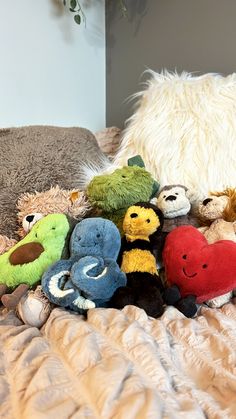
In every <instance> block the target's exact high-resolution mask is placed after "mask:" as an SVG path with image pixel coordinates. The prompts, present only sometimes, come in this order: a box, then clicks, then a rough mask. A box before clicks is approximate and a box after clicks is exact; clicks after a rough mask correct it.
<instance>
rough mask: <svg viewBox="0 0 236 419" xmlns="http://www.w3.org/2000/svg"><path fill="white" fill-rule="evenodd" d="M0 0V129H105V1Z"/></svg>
mask: <svg viewBox="0 0 236 419" xmlns="http://www.w3.org/2000/svg"><path fill="white" fill-rule="evenodd" d="M81 3H82V4H84V12H85V14H86V27H85V25H84V24H81V25H80V26H78V25H77V24H76V23H74V21H73V16H72V13H70V12H67V13H66V12H65V8H64V6H61V5H62V0H20V1H19V0H11V1H10V2H9V1H6V0H0V127H10V126H21V125H33V124H43V125H47V124H49V125H59V126H83V127H86V128H89V129H91V130H92V131H95V130H98V129H101V128H104V127H105V1H104V0H93V1H92V0H90V1H89V0H82V1H81Z"/></svg>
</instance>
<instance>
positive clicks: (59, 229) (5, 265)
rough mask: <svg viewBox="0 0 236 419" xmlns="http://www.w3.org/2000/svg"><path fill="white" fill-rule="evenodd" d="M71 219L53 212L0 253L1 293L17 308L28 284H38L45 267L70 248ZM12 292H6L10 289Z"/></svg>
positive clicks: (9, 304)
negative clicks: (6, 250)
mask: <svg viewBox="0 0 236 419" xmlns="http://www.w3.org/2000/svg"><path fill="white" fill-rule="evenodd" d="M70 232H71V222H70V221H69V219H68V217H67V216H66V215H64V214H49V215H47V216H46V217H45V218H42V219H41V220H39V221H38V222H37V223H36V224H35V225H34V226H33V228H32V230H31V231H30V233H29V234H28V235H27V236H26V237H25V238H24V239H23V240H21V241H20V242H18V243H17V244H16V245H15V246H13V247H12V248H11V249H10V250H9V251H8V252H6V253H4V254H3V255H1V256H0V297H1V301H2V303H3V304H4V306H5V307H7V308H14V307H15V306H16V305H17V303H18V301H19V299H20V298H21V297H22V295H23V294H24V293H25V292H26V291H27V289H28V288H30V287H32V286H33V285H35V284H37V283H38V282H39V281H40V280H41V277H42V275H43V273H44V272H45V270H46V269H47V268H48V267H49V266H50V265H51V264H53V263H55V262H56V261H57V260H59V259H60V258H61V257H62V255H63V251H64V250H66V245H67V239H68V237H69V235H70ZM8 289H9V290H10V291H12V290H14V291H13V292H12V294H5V293H6V292H7V290H8Z"/></svg>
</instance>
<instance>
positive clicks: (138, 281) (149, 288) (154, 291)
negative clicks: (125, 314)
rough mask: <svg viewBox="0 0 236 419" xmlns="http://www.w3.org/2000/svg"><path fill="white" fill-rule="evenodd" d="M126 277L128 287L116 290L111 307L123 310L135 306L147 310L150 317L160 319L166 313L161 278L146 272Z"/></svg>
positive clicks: (134, 273) (130, 274)
mask: <svg viewBox="0 0 236 419" xmlns="http://www.w3.org/2000/svg"><path fill="white" fill-rule="evenodd" d="M126 276H127V286H126V287H121V288H118V290H116V292H115V293H114V295H113V297H112V299H111V301H110V306H111V307H115V308H119V309H121V308H123V307H125V306H126V305H128V304H130V305H135V306H137V307H139V308H142V309H143V310H145V311H146V313H147V315H148V316H151V317H154V318H157V317H160V316H161V315H162V314H163V312H164V303H163V299H162V295H161V293H162V290H163V285H162V283H161V280H160V278H159V276H158V275H152V274H149V273H146V272H145V273H143V272H133V273H129V274H126Z"/></svg>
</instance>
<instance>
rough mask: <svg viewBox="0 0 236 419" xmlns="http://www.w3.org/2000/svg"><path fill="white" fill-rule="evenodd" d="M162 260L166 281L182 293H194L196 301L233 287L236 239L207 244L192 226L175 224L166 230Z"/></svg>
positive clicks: (235, 272) (235, 271) (234, 284)
mask: <svg viewBox="0 0 236 419" xmlns="http://www.w3.org/2000/svg"><path fill="white" fill-rule="evenodd" d="M163 262H164V266H165V270H166V275H167V281H168V283H169V285H177V286H178V287H179V290H180V293H181V296H182V297H186V296H187V295H189V294H192V295H195V296H196V297H197V303H202V302H204V301H207V300H210V299H211V298H214V297H218V296H219V295H223V294H225V293H227V292H229V291H232V290H233V289H234V288H236V243H234V242H232V241H230V240H220V241H218V242H216V243H214V244H210V245H209V244H208V243H207V240H206V239H205V237H204V236H203V234H202V233H200V231H198V230H197V229H196V228H195V227H192V226H181V227H177V228H175V229H174V230H172V231H171V232H170V233H169V234H168V236H167V238H166V242H165V246H164V250H163Z"/></svg>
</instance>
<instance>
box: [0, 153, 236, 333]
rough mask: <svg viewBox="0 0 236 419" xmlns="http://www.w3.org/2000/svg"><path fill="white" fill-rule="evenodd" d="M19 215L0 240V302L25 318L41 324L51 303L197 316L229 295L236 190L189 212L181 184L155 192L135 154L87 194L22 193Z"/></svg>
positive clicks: (235, 253)
mask: <svg viewBox="0 0 236 419" xmlns="http://www.w3.org/2000/svg"><path fill="white" fill-rule="evenodd" d="M18 211H19V212H18V222H19V230H18V235H19V238H20V241H18V242H17V241H16V240H13V239H12V238H11V237H6V236H0V251H1V253H2V254H1V256H0V298H1V302H2V304H3V305H4V306H5V308H6V309H8V310H12V309H13V310H16V311H17V313H18V315H19V316H20V317H21V319H22V320H23V321H24V322H25V323H28V324H31V325H35V326H38V327H41V326H42V324H43V323H44V322H45V321H46V319H47V317H48V315H49V314H50V311H51V309H52V308H53V307H54V306H61V307H64V308H66V309H68V310H73V311H75V312H78V313H80V314H86V312H87V310H89V309H91V308H94V307H111V308H118V309H121V308H123V307H124V306H126V305H128V304H132V305H136V306H138V307H140V308H142V309H144V310H145V311H146V313H147V315H148V316H151V317H154V318H158V317H159V316H161V315H162V313H163V312H164V309H165V306H166V305H173V306H175V307H176V308H178V310H180V311H181V312H182V313H183V314H184V315H185V316H187V317H193V316H194V315H195V314H196V313H197V310H198V305H199V304H201V303H206V304H208V306H210V307H220V306H221V305H223V304H225V303H226V302H228V301H229V300H230V299H231V298H232V297H233V295H234V289H236V189H226V190H225V191H223V192H214V193H210V195H209V197H206V199H204V200H203V201H202V202H201V203H200V204H199V207H198V208H197V209H196V208H195V209H192V208H191V203H190V199H189V191H188V190H187V188H186V187H185V186H184V185H166V186H164V187H163V188H162V189H161V190H159V184H158V183H157V181H155V180H154V179H153V178H152V176H151V174H150V173H149V172H148V171H147V170H146V169H145V167H144V164H143V161H142V160H141V158H140V157H139V156H136V157H135V158H133V159H130V160H129V161H128V165H127V166H125V167H123V168H120V169H116V170H114V172H113V173H110V174H101V175H97V176H94V178H93V179H92V180H91V181H90V183H89V184H88V186H87V187H86V189H85V191H83V192H81V191H77V190H71V191H65V190H62V189H60V188H59V187H58V186H57V187H55V188H51V189H50V190H49V191H45V192H42V193H35V194H27V193H26V194H25V195H23V196H21V197H20V198H19V202H18ZM42 308H43V309H42Z"/></svg>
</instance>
